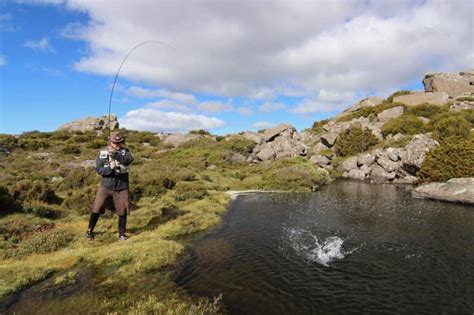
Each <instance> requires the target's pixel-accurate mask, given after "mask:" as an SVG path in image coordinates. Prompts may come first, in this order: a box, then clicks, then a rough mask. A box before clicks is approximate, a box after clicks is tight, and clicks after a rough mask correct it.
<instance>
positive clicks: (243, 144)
mask: <svg viewBox="0 0 474 315" xmlns="http://www.w3.org/2000/svg"><path fill="white" fill-rule="evenodd" d="M216 146H217V147H221V148H223V149H227V150H231V151H234V152H237V153H240V154H243V155H245V156H246V157H248V156H249V154H250V153H252V150H253V148H254V147H255V142H254V141H252V140H249V139H245V138H243V137H241V136H233V137H230V138H228V139H226V140H225V141H222V142H220V143H218V144H216Z"/></svg>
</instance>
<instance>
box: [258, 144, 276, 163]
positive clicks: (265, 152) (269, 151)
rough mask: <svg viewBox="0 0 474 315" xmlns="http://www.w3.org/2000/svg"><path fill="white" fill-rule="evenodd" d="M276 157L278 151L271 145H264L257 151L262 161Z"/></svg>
mask: <svg viewBox="0 0 474 315" xmlns="http://www.w3.org/2000/svg"><path fill="white" fill-rule="evenodd" d="M275 157H276V152H275V150H273V148H271V147H264V148H263V149H261V150H260V151H259V152H258V153H257V158H258V159H259V160H260V161H269V160H273V159H274V158H275Z"/></svg>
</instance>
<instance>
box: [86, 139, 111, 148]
mask: <svg viewBox="0 0 474 315" xmlns="http://www.w3.org/2000/svg"><path fill="white" fill-rule="evenodd" d="M105 146H107V141H106V140H105V139H94V140H92V141H89V142H88V143H87V145H86V147H87V148H88V149H100V148H103V147H105Z"/></svg>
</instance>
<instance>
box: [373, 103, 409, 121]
mask: <svg viewBox="0 0 474 315" xmlns="http://www.w3.org/2000/svg"><path fill="white" fill-rule="evenodd" d="M404 110H405V108H404V107H403V106H397V107H392V108H389V109H386V110H384V111H383V112H381V113H380V114H378V115H377V119H378V120H379V121H380V122H382V123H384V124H385V123H386V122H387V121H390V120H392V119H395V118H398V117H400V116H401V115H402V114H403V111H404Z"/></svg>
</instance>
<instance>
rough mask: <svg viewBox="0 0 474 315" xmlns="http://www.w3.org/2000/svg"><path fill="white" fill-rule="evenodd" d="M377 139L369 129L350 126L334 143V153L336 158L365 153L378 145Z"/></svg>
mask: <svg viewBox="0 0 474 315" xmlns="http://www.w3.org/2000/svg"><path fill="white" fill-rule="evenodd" d="M378 142H379V141H378V139H377V137H375V135H374V134H373V133H372V131H370V130H369V129H367V128H366V129H362V128H361V127H360V126H358V125H352V126H351V127H350V128H348V129H346V130H345V131H344V132H343V133H341V134H340V135H339V137H338V139H337V141H336V145H335V151H336V154H337V155H338V156H351V155H356V154H358V153H361V152H364V151H367V150H368V149H370V148H371V147H373V146H374V145H376V144H377V143H378Z"/></svg>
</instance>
